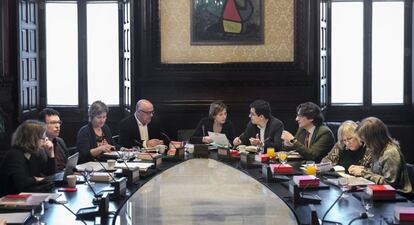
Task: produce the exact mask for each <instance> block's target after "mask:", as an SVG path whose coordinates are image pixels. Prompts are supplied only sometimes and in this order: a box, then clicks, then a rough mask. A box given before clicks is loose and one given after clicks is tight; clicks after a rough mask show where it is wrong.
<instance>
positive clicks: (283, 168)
mask: <svg viewBox="0 0 414 225" xmlns="http://www.w3.org/2000/svg"><path fill="white" fill-rule="evenodd" d="M269 166H270V169H271V170H272V172H273V173H284V174H289V173H293V167H292V166H291V165H290V164H279V163H276V164H270V165H269Z"/></svg>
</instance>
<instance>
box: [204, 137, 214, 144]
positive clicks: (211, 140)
mask: <svg viewBox="0 0 414 225" xmlns="http://www.w3.org/2000/svg"><path fill="white" fill-rule="evenodd" d="M211 142H213V139H211V137H210V136H205V137H203V143H206V144H210V143H211Z"/></svg>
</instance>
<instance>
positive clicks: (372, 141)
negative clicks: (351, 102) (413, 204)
mask: <svg viewBox="0 0 414 225" xmlns="http://www.w3.org/2000/svg"><path fill="white" fill-rule="evenodd" d="M357 132H358V135H359V136H360V137H361V140H362V141H363V142H364V143H365V144H366V146H367V149H369V150H371V151H372V164H371V168H367V167H365V166H356V165H353V166H351V167H349V173H350V174H353V175H355V176H362V177H364V178H366V179H368V180H371V181H373V182H375V183H376V184H389V185H391V186H393V187H394V188H395V189H396V190H397V191H399V192H402V193H407V194H408V193H411V191H412V187H411V183H410V179H409V177H408V172H407V168H406V166H405V160H404V156H403V154H402V153H401V150H400V146H399V143H398V142H397V141H396V140H395V139H393V138H392V137H391V135H390V134H389V132H388V128H387V126H386V125H385V124H384V123H383V122H382V121H381V120H380V119H378V118H376V117H368V118H365V119H364V120H362V122H361V124H360V125H359V126H358V128H357Z"/></svg>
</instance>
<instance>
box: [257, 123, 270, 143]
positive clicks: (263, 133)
mask: <svg viewBox="0 0 414 225" xmlns="http://www.w3.org/2000/svg"><path fill="white" fill-rule="evenodd" d="M268 121H269V120H266V122H265V124H264V126H263V127H260V126H259V125H257V127H258V128H259V129H260V141H261V142H262V143H263V144H264V141H265V131H266V125H267V122H268Z"/></svg>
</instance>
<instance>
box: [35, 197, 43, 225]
mask: <svg viewBox="0 0 414 225" xmlns="http://www.w3.org/2000/svg"><path fill="white" fill-rule="evenodd" d="M44 213H45V205H44V203H43V202H41V203H40V205H38V206H36V207H34V208H33V209H32V216H33V217H34V218H36V223H33V225H34V224H36V225H44V223H42V222H40V217H42V216H43V214H44Z"/></svg>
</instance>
